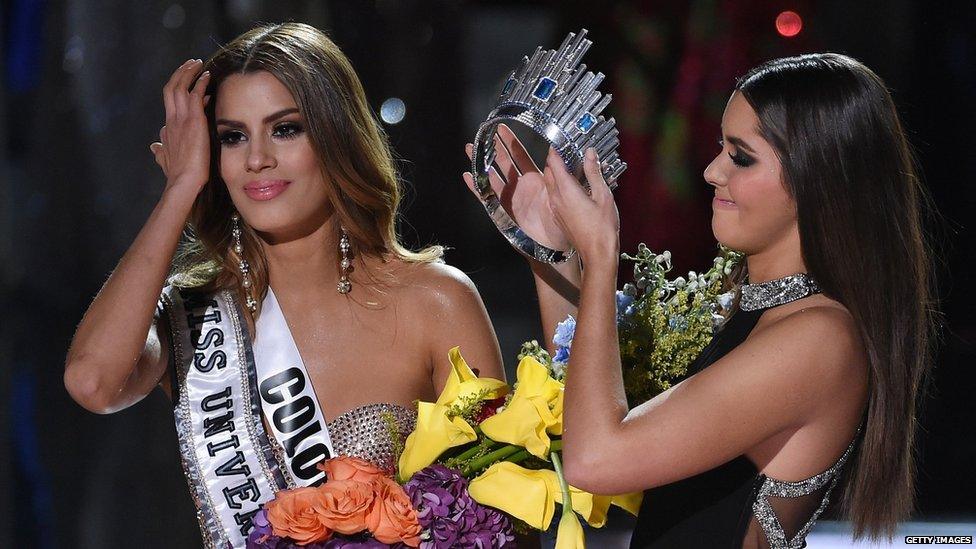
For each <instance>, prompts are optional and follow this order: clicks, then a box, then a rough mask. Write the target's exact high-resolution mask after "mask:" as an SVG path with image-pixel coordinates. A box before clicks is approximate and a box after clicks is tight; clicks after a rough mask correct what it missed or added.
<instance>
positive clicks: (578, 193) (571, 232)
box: [545, 148, 620, 265]
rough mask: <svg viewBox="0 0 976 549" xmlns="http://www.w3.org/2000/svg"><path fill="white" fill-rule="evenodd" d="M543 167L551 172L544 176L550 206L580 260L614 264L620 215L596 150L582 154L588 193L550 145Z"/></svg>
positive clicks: (618, 246) (618, 243)
mask: <svg viewBox="0 0 976 549" xmlns="http://www.w3.org/2000/svg"><path fill="white" fill-rule="evenodd" d="M546 171H551V173H552V177H547V178H546V179H545V182H546V188H547V189H548V196H549V207H550V209H551V210H552V212H553V214H554V218H555V222H556V224H558V225H559V227H560V229H561V230H562V232H563V234H565V235H566V238H567V239H568V240H569V242H570V243H571V244H572V245H573V247H574V248H576V250H577V251H578V252H579V254H580V259H582V260H583V264H584V265H594V264H604V263H605V264H613V265H616V264H617V261H618V259H619V257H618V256H619V255H620V216H619V214H618V212H617V204H616V203H615V202H614V201H613V193H612V192H610V187H609V186H608V185H607V182H606V180H605V179H604V178H603V174H602V173H601V172H600V160H599V159H598V158H597V156H596V151H594V150H593V149H587V150H586V154H585V155H584V158H583V173H584V175H585V177H586V181H587V182H588V183H589V185H590V193H589V194H587V193H586V189H584V188H583V187H582V186H581V185H580V184H579V181H578V180H577V179H576V177H575V176H574V175H573V174H571V173H569V170H567V169H566V165H565V164H564V163H563V160H562V158H560V157H559V154H558V153H556V151H555V150H554V149H552V148H550V149H549V156H547V157H546Z"/></svg>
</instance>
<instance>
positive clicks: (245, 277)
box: [231, 212, 258, 313]
mask: <svg viewBox="0 0 976 549" xmlns="http://www.w3.org/2000/svg"><path fill="white" fill-rule="evenodd" d="M231 220H233V222H234V225H233V228H231V234H232V235H233V236H234V252H235V253H237V257H239V258H240V259H241V263H240V269H241V280H242V281H243V282H241V284H242V285H243V286H244V297H245V301H244V305H245V306H247V310H249V311H251V312H252V313H253V312H255V311H257V310H258V302H257V301H256V300H255V299H254V296H253V295H251V276H250V273H251V266H250V265H248V264H247V260H246V259H244V246H243V245H242V244H241V216H240V215H238V213H237V212H234V215H232V216H231Z"/></svg>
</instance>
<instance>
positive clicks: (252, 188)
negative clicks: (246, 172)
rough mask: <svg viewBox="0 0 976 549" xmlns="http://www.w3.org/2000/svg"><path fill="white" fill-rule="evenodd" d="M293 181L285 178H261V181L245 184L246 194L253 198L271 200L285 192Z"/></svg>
mask: <svg viewBox="0 0 976 549" xmlns="http://www.w3.org/2000/svg"><path fill="white" fill-rule="evenodd" d="M290 184H291V181H285V180H284V179H261V180H259V181H251V182H250V183H248V184H246V185H244V194H246V195H247V196H248V198H250V199H251V200H260V201H264V200H271V199H272V198H274V197H276V196H278V195H279V194H281V193H283V192H285V189H287V188H288V185H290Z"/></svg>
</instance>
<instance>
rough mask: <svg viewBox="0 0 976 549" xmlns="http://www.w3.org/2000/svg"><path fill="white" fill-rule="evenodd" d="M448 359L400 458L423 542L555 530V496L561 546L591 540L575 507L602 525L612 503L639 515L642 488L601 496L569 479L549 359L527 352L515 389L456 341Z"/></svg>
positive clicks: (492, 540) (559, 394)
mask: <svg viewBox="0 0 976 549" xmlns="http://www.w3.org/2000/svg"><path fill="white" fill-rule="evenodd" d="M450 359H451V364H452V366H453V368H452V372H451V374H450V377H449V379H448V382H447V384H446V386H445V387H444V391H443V392H442V393H441V395H440V397H439V398H438V399H437V402H433V403H430V402H420V403H418V411H417V427H416V428H415V429H414V431H413V432H412V433H411V434H410V436H409V437H407V440H406V444H405V446H404V450H403V453H402V454H401V456H400V460H399V471H398V475H399V477H400V478H401V479H402V480H406V481H407V483H406V487H407V488H408V491H410V490H412V489H415V488H416V489H415V491H414V492H413V493H414V496H413V497H414V502H415V504H416V505H417V510H418V515H419V516H420V523H421V528H422V530H423V532H424V533H423V534H422V535H421V537H422V539H423V541H422V542H421V544H422V546H423V547H431V548H437V549H441V548H445V549H446V548H449V547H485V548H488V547H505V546H507V544H508V543H510V542H512V541H514V533H515V531H516V530H519V531H522V532H526V533H527V532H529V531H532V530H547V529H548V528H549V526H550V524H551V523H552V519H553V516H554V515H555V508H556V504H557V503H558V504H560V505H561V506H562V514H561V518H560V522H559V529H558V531H557V545H556V546H557V547H558V548H563V547H567V548H568V547H583V531H582V527H581V525H580V523H579V519H578V518H577V513H578V514H579V515H581V516H582V517H583V519H584V520H586V521H587V522H588V523H589V524H590V525H592V526H594V527H601V526H603V525H604V524H605V523H606V519H607V510H608V508H609V506H610V505H611V504H616V505H618V506H620V507H622V508H624V509H626V510H628V511H630V512H631V513H633V514H635V515H636V514H637V511H638V509H639V507H640V501H641V497H642V495H643V494H641V493H639V492H638V493H635V494H626V495H621V496H596V495H593V494H589V493H587V492H584V491H582V490H579V489H577V488H575V487H573V486H569V485H568V484H566V482H565V479H564V478H563V477H562V469H561V464H560V460H559V455H560V450H561V448H562V441H561V440H560V437H561V435H562V412H563V384H562V382H561V381H559V380H557V379H555V378H553V377H552V376H551V375H550V372H549V370H548V369H547V368H546V366H544V365H543V364H542V363H540V362H539V361H538V360H536V359H535V358H534V357H532V356H524V357H521V359H520V361H519V364H518V369H517V372H516V382H515V385H514V387H509V386H508V385H507V384H505V383H504V382H502V381H500V380H497V379H490V378H479V377H477V376H476V375H475V374H474V372H473V371H472V370H471V368H470V367H469V366H468V365H467V363H465V361H464V359H463V358H462V357H461V354H460V352H458V349H457V348H455V349H452V350H451V352H450ZM513 494H518V496H517V497H513ZM474 536H477V537H474ZM479 539H480V540H482V541H481V542H480V543H477V544H475V543H472V542H476V541H477V540H479Z"/></svg>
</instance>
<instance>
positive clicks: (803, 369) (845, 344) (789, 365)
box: [743, 296, 867, 390]
mask: <svg viewBox="0 0 976 549" xmlns="http://www.w3.org/2000/svg"><path fill="white" fill-rule="evenodd" d="M802 301H808V300H802ZM767 315H768V318H767V317H766V316H767ZM743 347H744V348H745V349H753V350H761V351H762V355H764V356H768V357H770V359H772V360H774V361H775V362H777V363H778V366H777V368H779V369H780V370H781V373H782V374H784V375H790V376H793V377H794V378H795V379H796V380H797V381H799V382H802V383H805V384H806V386H808V387H821V388H823V389H825V390H835V389H836V388H837V386H838V385H843V384H848V385H849V384H850V382H851V380H852V375H854V376H855V377H863V375H866V365H867V361H866V357H865V354H864V348H863V345H862V342H861V336H860V333H859V330H858V327H857V323H856V322H855V321H854V318H853V317H852V316H851V313H850V312H849V311H848V310H847V308H845V307H844V306H843V305H841V304H840V303H838V302H836V301H834V300H831V299H829V298H826V297H824V296H816V297H815V298H810V300H809V302H807V303H802V302H795V303H791V304H789V305H786V306H783V307H782V310H778V311H777V310H775V309H773V310H770V311H768V312H767V313H766V315H764V318H763V319H762V320H760V322H759V324H758V325H757V326H756V330H754V332H753V334H752V335H750V337H749V338H748V339H747V340H746V342H745V343H744V344H743ZM762 362H765V361H760V364H761V363H762ZM767 373H768V372H767Z"/></svg>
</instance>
